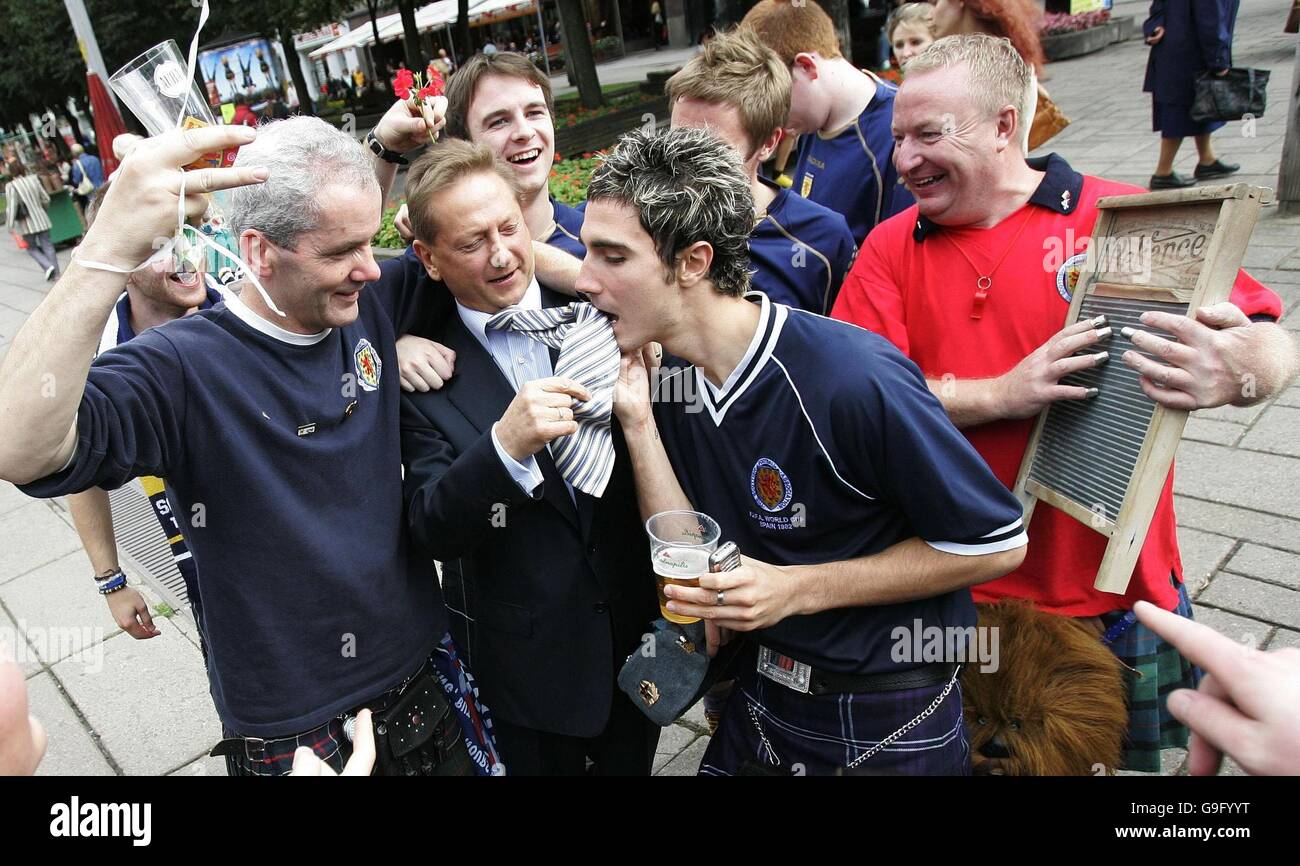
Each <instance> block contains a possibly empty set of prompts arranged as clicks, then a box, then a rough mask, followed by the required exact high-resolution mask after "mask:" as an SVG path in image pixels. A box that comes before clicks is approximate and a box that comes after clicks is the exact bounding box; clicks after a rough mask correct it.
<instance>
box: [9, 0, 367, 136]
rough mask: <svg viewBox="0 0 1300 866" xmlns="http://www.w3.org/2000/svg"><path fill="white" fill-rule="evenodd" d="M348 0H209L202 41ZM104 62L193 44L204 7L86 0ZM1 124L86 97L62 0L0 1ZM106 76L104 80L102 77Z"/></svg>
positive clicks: (155, 0)
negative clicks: (163, 45)
mask: <svg viewBox="0 0 1300 866" xmlns="http://www.w3.org/2000/svg"><path fill="white" fill-rule="evenodd" d="M353 5H354V4H353V3H351V2H350V0H349V2H344V0H211V17H210V19H209V20H208V23H207V25H206V26H205V27H204V29H203V38H202V42H203V43H204V44H207V43H211V42H214V41H216V40H218V39H220V38H221V37H222V36H231V35H238V34H255V35H263V36H266V37H268V38H270V39H274V38H275V33H276V31H277V30H278V29H280V28H282V27H283V28H288V29H290V30H295V31H296V30H305V29H309V28H312V27H316V26H319V25H321V24H326V23H328V22H330V21H332V20H337V18H338V17H339V16H340V15H342V14H343V13H344V12H346V11H347V10H349V9H350V8H352V6H353ZM86 12H87V13H88V14H89V16H90V21H91V24H92V25H93V26H94V28H95V36H96V38H97V40H98V42H99V48H100V53H101V54H102V55H103V57H104V65H105V66H106V67H107V68H108V72H109V74H110V75H111V74H112V73H113V72H114V71H116V70H117V69H119V68H120V67H121V66H123V65H124V64H125V63H127V61H129V60H131V58H133V57H135V56H136V55H137V54H139V53H140V52H142V51H144V50H146V49H148V48H150V47H152V46H154V45H157V44H158V43H159V42H163V41H165V40H167V39H175V40H176V42H177V44H178V45H180V46H181V50H182V51H186V50H188V48H189V43H190V39H191V38H192V36H193V35H194V28H195V27H196V26H198V23H199V10H198V9H197V8H195V6H194V5H193V4H192V3H191V2H190V0H86ZM0 21H2V22H4V26H3V27H0V124H3V125H5V126H13V125H15V124H16V123H19V122H24V121H26V119H27V115H28V114H29V113H32V112H35V113H40V112H43V111H44V110H45V109H46V108H53V109H54V110H55V111H61V110H62V108H61V106H62V104H63V103H64V101H65V100H66V99H67V98H68V97H69V96H73V97H76V99H77V101H78V102H80V103H81V104H82V105H83V106H84V105H85V104H86V65H85V63H84V61H83V60H82V58H81V54H80V52H79V51H78V49H77V39H76V36H75V34H74V33H73V30H72V22H71V20H70V19H69V18H68V11H67V9H66V8H65V7H64V5H63V0H0ZM105 83H107V82H105Z"/></svg>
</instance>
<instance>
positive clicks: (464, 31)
mask: <svg viewBox="0 0 1300 866" xmlns="http://www.w3.org/2000/svg"><path fill="white" fill-rule="evenodd" d="M452 46H453V47H454V48H455V50H456V55H457V56H455V57H453V58H452V59H453V60H455V61H456V65H457V66H460V65H461V64H462V63H464V62H465V61H466V60H469V59H470V57H471V56H473V54H474V50H473V48H472V47H471V46H470V44H469V0H459V2H458V3H457V4H456V27H455V28H454V29H453V31H452Z"/></svg>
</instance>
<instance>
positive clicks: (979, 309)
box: [940, 208, 1034, 319]
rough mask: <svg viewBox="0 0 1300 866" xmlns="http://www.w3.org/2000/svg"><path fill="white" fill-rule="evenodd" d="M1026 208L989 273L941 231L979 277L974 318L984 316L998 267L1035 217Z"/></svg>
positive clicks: (973, 311) (972, 316)
mask: <svg viewBox="0 0 1300 866" xmlns="http://www.w3.org/2000/svg"><path fill="white" fill-rule="evenodd" d="M1026 210H1027V211H1028V213H1026V214H1025V218H1024V219H1023V220H1021V222H1020V228H1018V229H1016V235H1015V237H1013V238H1012V239H1011V243H1009V244H1007V248H1006V249H1004V250H1003V251H1002V255H1001V256H1000V257H999V258H998V261H997V264H995V265H994V266H993V268H992V270H990V271H989V272H988V273H987V274H985V273H983V272H981V271H980V269H979V268H977V267H976V266H975V263H974V262H973V261H971V258H970V256H968V255H966V251H965V250H963V249H962V248H961V245H960V244H958V243H957V241H956V240H954V239H953V237H952V236H951V235H950V234H948V233H946V232H940V235H941V236H942V237H945V238H947V239H948V243H950V244H952V245H953V247H955V248H956V250H957V252H959V253H961V257H962V258H963V259H965V260H966V264H968V265H970V269H971V270H972V271H974V272H975V276H976V277H978V279H976V280H975V301H974V303H973V304H972V305H971V311H970V317H971V318H972V319H980V318H983V316H984V302H985V301H987V300H988V297H989V291H990V290H991V289H992V288H993V275H994V274H996V273H997V272H998V268H1000V267H1002V263H1003V262H1005V261H1006V260H1007V256H1008V255H1010V253H1011V250H1012V249H1013V248H1014V247H1015V245H1016V242H1017V241H1019V240H1020V235H1022V234H1023V233H1024V231H1025V226H1027V225H1029V221H1030V220H1031V219H1033V216H1034V212H1033V210H1032V209H1029V208H1026Z"/></svg>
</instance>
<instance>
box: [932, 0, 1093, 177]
mask: <svg viewBox="0 0 1300 866" xmlns="http://www.w3.org/2000/svg"><path fill="white" fill-rule="evenodd" d="M1042 16H1043V12H1042V10H1041V9H1040V8H1039V7H1038V4H1036V3H1035V2H1034V0H938V2H936V3H935V4H934V18H933V20H932V22H931V27H932V29H933V30H934V38H936V39H942V38H943V37H945V36H953V35H955V34H958V33H984V34H987V35H989V36H1000V37H1002V38H1004V39H1007V40H1008V41H1010V42H1011V45H1012V47H1013V48H1015V49H1016V53H1017V54H1019V55H1020V57H1021V59H1022V60H1024V61H1025V62H1026V63H1028V64H1029V66H1030V67H1031V68H1032V69H1033V70H1034V90H1035V92H1036V93H1037V99H1035V100H1034V110H1033V111H1032V112H1031V113H1030V115H1029V116H1028V117H1025V118H1022V127H1023V129H1024V135H1025V137H1024V146H1025V152H1026V153H1028V152H1029V151H1031V150H1033V149H1034V148H1036V147H1038V146H1040V145H1042V144H1043V143H1044V142H1046V141H1047V140H1048V139H1050V138H1051V137H1052V136H1053V135H1055V134H1056V133H1058V132H1060V131H1061V130H1062V129H1064V128H1065V127H1066V126H1067V125H1069V123H1070V121H1069V120H1067V119H1066V117H1065V115H1063V114H1061V111H1060V109H1058V108H1057V107H1056V104H1055V103H1053V102H1052V98H1051V97H1050V96H1048V95H1047V91H1046V90H1045V89H1044V88H1043V85H1042V84H1040V83H1038V79H1040V78H1042V77H1043V64H1044V63H1045V62H1046V57H1045V56H1044V55H1043V46H1042V43H1041V42H1039V40H1038V22H1039V21H1040V20H1041V18H1042Z"/></svg>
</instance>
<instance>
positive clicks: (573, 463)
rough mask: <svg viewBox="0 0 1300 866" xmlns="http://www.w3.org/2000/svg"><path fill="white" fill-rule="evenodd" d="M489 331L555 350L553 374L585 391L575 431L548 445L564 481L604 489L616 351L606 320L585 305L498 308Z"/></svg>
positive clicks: (610, 453) (610, 464)
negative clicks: (586, 396) (521, 336)
mask: <svg viewBox="0 0 1300 866" xmlns="http://www.w3.org/2000/svg"><path fill="white" fill-rule="evenodd" d="M487 326H488V328H490V329H492V330H512V331H518V332H519V333H521V334H524V335H525V336H528V337H531V338H532V339H534V340H537V341H539V342H542V343H545V344H546V345H548V346H550V347H551V348H553V349H559V350H560V357H559V360H558V361H557V362H556V365H555V375H556V376H563V377H565V378H568V379H572V380H574V381H575V382H578V383H579V384H581V385H582V386H583V387H584V388H586V389H587V391H588V392H590V394H591V399H590V400H588V401H587V402H585V403H579V404H578V405H577V406H575V407H574V409H573V419H574V420H575V421H577V422H578V432H577V433H574V434H572V435H569V436H561V437H559V438H558V439H556V440H555V441H553V442H552V443H551V457H552V458H553V459H554V460H555V468H556V469H558V470H559V471H560V474H561V475H563V476H564V479H565V480H566V481H568V482H569V483H570V484H572V485H573V486H574V487H575V488H577V489H578V490H581V491H582V492H583V493H586V494H588V495H589V496H596V497H599V496H601V495H602V494H603V493H604V492H605V485H607V484H608V483H609V476H610V474H611V473H613V471H614V441H613V439H612V438H611V437H610V432H609V422H610V418H611V417H612V416H613V413H614V386H615V385H616V384H617V383H618V367H619V351H618V341H617V340H616V339H615V338H614V326H613V325H612V324H611V321H610V318H609V317H608V316H606V315H605V314H604V313H602V312H600V311H599V310H597V309H596V308H595V307H593V306H592V305H591V304H586V303H579V304H569V305H568V306H567V307H551V308H550V309H545V310H513V309H512V310H504V311H503V312H500V313H497V314H496V315H495V316H493V317H492V318H491V319H489V320H488V323H487Z"/></svg>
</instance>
